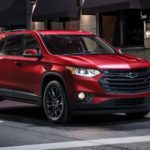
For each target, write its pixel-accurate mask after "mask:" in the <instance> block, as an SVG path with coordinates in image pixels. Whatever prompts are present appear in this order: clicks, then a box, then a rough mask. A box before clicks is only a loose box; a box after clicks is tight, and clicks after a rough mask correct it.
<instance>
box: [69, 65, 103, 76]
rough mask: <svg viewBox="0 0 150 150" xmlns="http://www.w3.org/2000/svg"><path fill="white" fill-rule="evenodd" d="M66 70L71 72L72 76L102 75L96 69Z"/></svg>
mask: <svg viewBox="0 0 150 150" xmlns="http://www.w3.org/2000/svg"><path fill="white" fill-rule="evenodd" d="M66 69H68V70H70V71H71V73H72V74H75V75H78V76H84V77H94V76H96V75H98V74H100V71H98V70H95V69H86V68H76V67H70V66H68V67H66Z"/></svg>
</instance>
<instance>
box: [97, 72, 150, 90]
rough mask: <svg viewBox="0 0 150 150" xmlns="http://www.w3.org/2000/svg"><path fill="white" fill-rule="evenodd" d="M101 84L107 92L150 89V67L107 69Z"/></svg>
mask: <svg viewBox="0 0 150 150" xmlns="http://www.w3.org/2000/svg"><path fill="white" fill-rule="evenodd" d="M103 74H104V76H103V78H102V79H101V80H100V84H101V86H102V87H103V89H104V90H105V92H106V93H139V92H145V91H149V90H150V69H135V70H105V71H103Z"/></svg>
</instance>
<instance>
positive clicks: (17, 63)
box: [14, 61, 22, 66]
mask: <svg viewBox="0 0 150 150" xmlns="http://www.w3.org/2000/svg"><path fill="white" fill-rule="evenodd" d="M14 63H15V64H16V65H17V66H21V65H22V63H21V62H19V61H15V62H14Z"/></svg>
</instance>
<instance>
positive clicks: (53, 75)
mask: <svg viewBox="0 0 150 150" xmlns="http://www.w3.org/2000/svg"><path fill="white" fill-rule="evenodd" d="M54 80H55V81H58V82H59V83H60V84H61V85H62V86H63V87H64V89H65V92H66V96H67V99H68V90H67V86H66V83H65V80H64V78H63V76H62V75H61V74H59V73H57V72H47V73H45V74H44V75H43V78H42V82H41V97H42V99H43V95H44V90H45V88H46V86H47V84H48V83H49V82H50V81H54Z"/></svg>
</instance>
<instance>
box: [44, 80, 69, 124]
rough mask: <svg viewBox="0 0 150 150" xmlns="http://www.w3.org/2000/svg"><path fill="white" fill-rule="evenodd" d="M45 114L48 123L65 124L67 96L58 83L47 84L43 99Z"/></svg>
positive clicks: (67, 115) (66, 118) (66, 119)
mask: <svg viewBox="0 0 150 150" xmlns="http://www.w3.org/2000/svg"><path fill="white" fill-rule="evenodd" d="M43 105H44V111H45V114H46V116H47V118H48V120H49V121H50V122H53V123H65V122H67V121H68V118H69V113H68V112H69V109H68V104H67V96H66V93H65V91H64V88H63V86H62V85H61V84H60V83H59V82H58V81H51V82H50V83H48V85H47V87H46V89H45V92H44V98H43Z"/></svg>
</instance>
